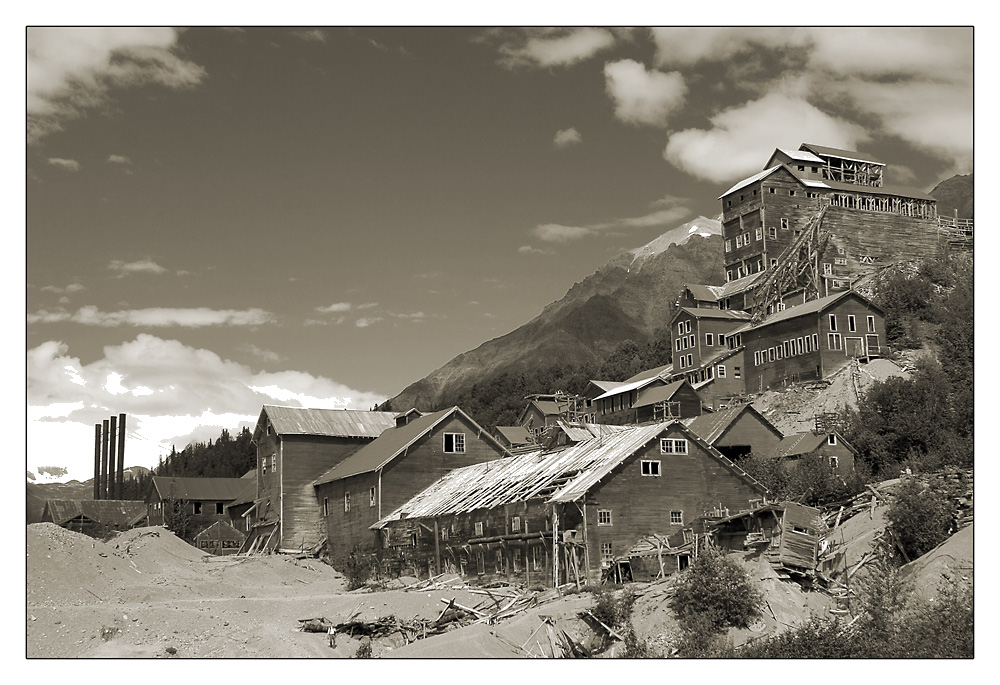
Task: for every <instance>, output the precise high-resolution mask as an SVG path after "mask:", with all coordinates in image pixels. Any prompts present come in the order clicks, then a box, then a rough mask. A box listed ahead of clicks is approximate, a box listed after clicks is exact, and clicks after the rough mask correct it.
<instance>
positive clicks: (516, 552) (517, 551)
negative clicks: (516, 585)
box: [513, 547, 521, 573]
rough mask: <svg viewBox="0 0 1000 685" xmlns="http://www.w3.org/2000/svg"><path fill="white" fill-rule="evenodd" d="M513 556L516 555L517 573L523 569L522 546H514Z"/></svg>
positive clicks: (515, 567) (515, 568)
mask: <svg viewBox="0 0 1000 685" xmlns="http://www.w3.org/2000/svg"><path fill="white" fill-rule="evenodd" d="M513 557H514V573H517V572H518V571H520V570H521V548H520V547H515V548H514V554H513Z"/></svg>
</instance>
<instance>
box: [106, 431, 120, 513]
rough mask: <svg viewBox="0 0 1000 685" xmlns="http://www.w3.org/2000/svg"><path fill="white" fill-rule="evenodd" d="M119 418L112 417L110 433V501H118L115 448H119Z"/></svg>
mask: <svg viewBox="0 0 1000 685" xmlns="http://www.w3.org/2000/svg"><path fill="white" fill-rule="evenodd" d="M117 434H118V417H116V416H112V417H111V430H110V432H109V433H108V499H118V488H117V485H116V483H115V463H116V462H115V448H116V447H117V446H118V440H117V437H116V436H117Z"/></svg>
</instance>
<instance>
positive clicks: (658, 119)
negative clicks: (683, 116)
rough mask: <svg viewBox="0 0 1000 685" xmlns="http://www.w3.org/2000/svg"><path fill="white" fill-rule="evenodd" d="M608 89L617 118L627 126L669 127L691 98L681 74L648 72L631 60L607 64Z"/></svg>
mask: <svg viewBox="0 0 1000 685" xmlns="http://www.w3.org/2000/svg"><path fill="white" fill-rule="evenodd" d="M604 85H605V89H606V90H607V93H608V95H609V96H610V97H611V100H612V101H613V102H614V103H615V116H616V117H618V119H619V120H621V121H623V122H625V123H627V124H644V125H647V126H666V125H667V121H668V118H669V116H670V114H671V113H673V112H674V111H676V110H677V109H678V108H679V107H680V106H681V105H683V104H684V99H685V96H686V95H687V86H686V85H685V83H684V77H683V76H681V74H680V72H676V71H674V72H670V73H669V74H667V73H663V72H662V71H655V70H654V71H647V70H646V67H645V66H643V65H642V64H640V63H639V62H636V61H635V60H631V59H623V60H620V61H618V62H609V63H607V64H605V65H604Z"/></svg>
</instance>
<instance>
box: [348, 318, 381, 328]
mask: <svg viewBox="0 0 1000 685" xmlns="http://www.w3.org/2000/svg"><path fill="white" fill-rule="evenodd" d="M381 320H382V317H381V316H362V317H361V318H360V319H358V320H357V321H355V322H354V325H355V326H357V327H358V328H368V327H369V326H371V325H372V324H375V323H378V322H379V321H381Z"/></svg>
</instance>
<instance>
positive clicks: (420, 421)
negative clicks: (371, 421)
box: [313, 407, 509, 485]
mask: <svg viewBox="0 0 1000 685" xmlns="http://www.w3.org/2000/svg"><path fill="white" fill-rule="evenodd" d="M452 414H460V415H461V416H462V417H463V418H464V419H465V420H466V421H467V422H468V423H469V424H470V425H471V426H472V427H473V429H475V430H478V431H479V437H480V438H481V439H483V440H486V441H487V442H490V443H492V444H493V445H495V446H496V447H497V450H498V451H499V452H500V453H501V454H509V452H508V451H507V449H506V448H505V447H504V446H503V445H501V444H500V443H499V442H497V439H496V438H494V437H493V436H492V435H490V434H489V433H487V432H486V431H484V430H483V429H482V428H481V427H480V426H479V424H478V423H476V422H475V421H474V420H473V419H472V417H471V416H469V415H468V414H466V413H465V412H464V411H462V410H461V409H460V408H459V407H452V408H450V409H442V410H441V411H436V412H433V413H431V414H424V415H423V416H421V417H419V418H416V419H411V420H410V422H409V423H407V424H405V425H403V426H399V427H395V428H391V429H389V430H387V431H385V432H383V433H382V435H380V436H379V437H378V438H376V439H375V440H373V441H372V442H370V443H368V444H367V445H365V446H364V447H362V448H361V449H359V450H358V451H357V452H355V453H354V454H352V455H351V456H349V457H348V458H347V459H345V460H344V461H342V462H340V463H339V464H337V465H336V466H334V467H333V468H332V469H330V470H329V471H327V472H326V473H324V474H323V475H322V476H320V477H319V478H317V479H316V480H315V481H313V485H321V484H323V483H329V482H331V481H335V480H340V479H341V478H349V477H350V476H357V475H359V474H362V473H369V472H371V471H377V470H378V469H380V468H382V467H383V466H385V465H386V464H388V463H389V462H390V461H392V460H393V459H395V458H396V456H398V455H399V454H400V453H402V452H403V451H404V450H405V449H406V448H407V447H409V446H410V445H412V444H413V443H414V442H416V441H417V440H419V439H420V438H421V437H423V436H424V435H425V434H426V433H428V432H429V431H431V430H432V429H433V428H434V427H435V426H437V425H438V424H439V423H440V422H442V421H444V420H445V419H446V418H448V417H449V416H451V415H452Z"/></svg>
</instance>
